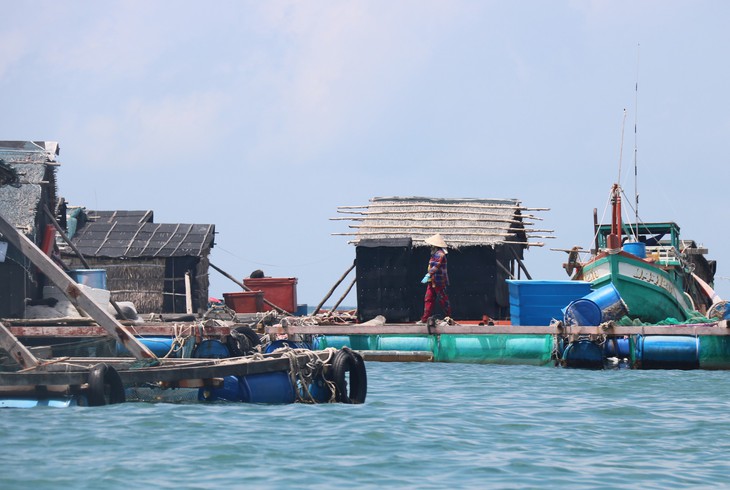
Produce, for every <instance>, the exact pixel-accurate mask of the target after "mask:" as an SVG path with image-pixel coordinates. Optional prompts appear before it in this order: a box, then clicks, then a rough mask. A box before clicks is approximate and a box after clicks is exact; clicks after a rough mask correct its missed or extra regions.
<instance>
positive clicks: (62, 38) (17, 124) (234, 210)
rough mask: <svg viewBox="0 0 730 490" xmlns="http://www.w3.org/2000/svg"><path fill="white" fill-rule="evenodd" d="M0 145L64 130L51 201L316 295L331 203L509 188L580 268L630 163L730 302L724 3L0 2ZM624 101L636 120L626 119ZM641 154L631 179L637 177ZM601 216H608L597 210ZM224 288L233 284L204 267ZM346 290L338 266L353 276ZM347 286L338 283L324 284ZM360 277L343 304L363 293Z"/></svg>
mask: <svg viewBox="0 0 730 490" xmlns="http://www.w3.org/2000/svg"><path fill="white" fill-rule="evenodd" d="M0 9H1V11H2V12H3V20H2V22H0V114H2V117H0V139H1V140H47V141H57V142H59V143H60V147H61V152H60V156H59V161H60V162H61V167H60V168H59V171H58V175H57V178H58V187H59V194H60V195H61V196H63V197H65V198H66V200H67V201H68V202H69V203H70V204H72V205H82V206H85V207H87V208H89V209H97V210H112V209H128V210H153V211H154V216H155V221H156V222H160V223H206V224H208V223H212V224H215V226H216V231H217V235H216V245H215V248H214V249H213V251H212V254H211V257H210V258H211V262H212V263H214V264H215V265H217V266H218V267H220V268H222V269H223V270H225V271H227V272H228V273H229V274H231V275H233V276H234V277H237V278H240V279H242V278H244V277H247V276H248V275H249V274H250V273H251V271H253V270H255V269H261V270H263V271H264V272H265V273H266V275H267V276H272V277H296V278H297V279H298V284H297V293H298V302H299V303H302V304H309V305H317V304H318V303H319V302H320V301H321V300H322V299H323V298H324V296H325V295H326V293H327V292H328V291H329V289H330V288H331V287H332V286H333V285H334V283H335V282H336V281H337V280H338V279H339V278H340V276H341V275H342V274H343V273H344V272H345V270H347V269H348V268H349V266H350V265H351V264H352V261H353V259H354V257H355V248H354V247H353V246H352V245H350V244H348V243H347V241H348V238H347V237H344V236H337V235H333V233H344V232H348V231H349V230H348V228H347V222H345V221H333V220H331V219H330V218H333V217H335V216H337V215H338V213H337V208H338V207H339V206H358V205H366V204H367V203H368V201H369V199H371V198H372V197H376V196H428V197H443V198H503V199H511V198H515V199H519V200H520V201H522V204H523V205H524V206H526V207H540V208H549V211H544V212H540V213H537V214H538V216H539V217H541V218H542V221H540V222H539V227H540V228H544V229H551V230H554V233H553V235H554V236H555V238H554V239H547V240H543V241H544V242H545V246H544V247H531V248H530V249H529V250H528V251H526V255H525V265H526V266H527V268H528V270H529V271H530V274H531V275H532V277H533V279H546V280H547V279H551V280H554V279H567V278H568V277H567V275H566V274H565V271H564V270H563V269H562V267H561V264H562V263H563V262H565V260H566V254H565V253H564V252H558V251H551V250H550V249H551V248H559V249H560V248H562V249H565V248H570V247H572V246H575V245H578V246H582V247H584V248H590V245H591V242H592V238H593V235H592V224H593V209H594V208H597V209H598V212H599V218H600V217H601V216H602V215H603V211H604V210H605V208H606V202H607V198H608V195H609V191H610V188H611V185H612V184H613V183H614V182H616V181H618V180H619V179H620V183H621V184H622V186H623V187H624V189H625V191H626V193H627V195H629V196H630V199H629V201H630V202H633V196H634V195H635V193H636V190H637V189H638V194H639V196H640V200H639V215H640V216H641V219H642V220H643V221H675V222H677V223H678V224H679V226H680V227H681V233H682V237H683V238H690V239H694V240H695V241H697V242H698V243H700V244H702V245H703V246H705V247H707V248H708V250H709V254H708V258H710V259H715V260H717V262H718V268H717V275H716V280H715V288H716V291H717V292H718V294H719V295H720V296H721V297H722V298H723V299H730V252H729V251H728V247H727V244H728V242H730V227H729V226H728V225H727V223H726V222H725V221H724V220H725V219H727V217H728V201H729V198H728V187H727V186H728V181H729V179H728V176H729V175H730V172H729V171H728V162H729V161H730V91H729V90H728V85H730V84H729V83H728V82H729V81H730V63H728V62H727V57H728V48H730V29H728V27H727V26H728V23H729V22H730V2H725V1H722V0H717V1H702V0H695V1H676V0H661V1H659V0H657V1H653V0H652V1H650V0H627V1H623V0H610V1H609V0H605V1H604V0H596V1H588V0H585V1H578V0H575V1H570V0H552V1H549V2H548V1H543V0H520V1H506V0H503V1H490V0H483V1H462V0H450V1H428V0H425V1H397V0H396V1H392V0H391V1H378V0H372V1H348V0H339V1H319V0H311V1H279V0H270V1H264V2H261V1H243V0H236V1H215V2H200V1H198V2H196V1H185V0H182V1H178V0H176V1H149V0H144V1H131V0H129V1H105V2H91V1H73V0H71V1H67V2H57V1H33V0H31V1H24V2H17V1H15V0H0ZM624 111H625V113H624ZM634 167H636V169H637V173H636V175H637V178H636V179H634ZM609 218H610V215H608V216H606V218H604V219H603V220H602V222H608V220H609ZM210 279H211V291H210V293H211V295H212V296H217V297H221V296H222V294H223V293H224V292H234V291H238V290H240V289H239V287H238V286H236V284H235V283H233V282H232V281H230V280H229V279H227V278H226V277H224V276H223V275H221V274H219V273H217V272H216V271H214V270H211V277H210ZM345 283H349V280H348V281H345ZM342 293H344V286H341V287H340V288H338V289H337V290H336V291H335V293H334V294H333V296H332V301H330V303H331V302H333V301H334V300H335V299H339V297H340V296H341V294H342ZM354 304H356V299H355V295H354V293H351V294H350V295H349V296H348V297H347V299H346V300H345V301H344V302H343V305H354Z"/></svg>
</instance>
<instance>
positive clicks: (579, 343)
mask: <svg viewBox="0 0 730 490" xmlns="http://www.w3.org/2000/svg"><path fill="white" fill-rule="evenodd" d="M563 364H564V365H565V366H566V367H571V368H582V369H603V352H602V351H601V348H600V347H599V346H598V344H596V343H595V342H591V341H590V340H585V339H581V340H576V341H575V342H571V343H570V344H568V346H567V347H566V348H565V351H563Z"/></svg>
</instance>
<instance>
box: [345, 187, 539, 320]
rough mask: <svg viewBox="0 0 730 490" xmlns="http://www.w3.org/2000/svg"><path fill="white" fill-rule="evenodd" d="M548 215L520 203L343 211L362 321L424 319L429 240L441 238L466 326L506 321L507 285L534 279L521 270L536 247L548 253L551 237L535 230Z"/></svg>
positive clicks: (374, 205) (388, 200) (394, 204)
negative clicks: (546, 245)
mask: <svg viewBox="0 0 730 490" xmlns="http://www.w3.org/2000/svg"><path fill="white" fill-rule="evenodd" d="M545 210H547V209H545V208H525V207H523V206H522V204H521V202H520V201H519V200H517V199H466V198H464V199H460V198H457V199H443V198H430V197H375V198H372V199H371V200H370V204H368V205H367V206H343V207H339V208H338V212H340V213H343V214H348V215H349V216H347V217H340V218H334V219H341V220H349V221H351V222H352V224H350V225H349V227H350V228H351V229H353V230H354V231H351V232H347V233H336V235H345V236H351V237H353V238H352V240H351V241H350V243H353V244H354V245H355V246H356V263H357V267H356V268H357V301H358V316H359V318H360V320H367V319H369V318H372V317H374V316H376V315H379V314H382V315H384V316H385V317H386V319H387V320H388V321H391V322H395V321H403V322H407V321H414V320H416V319H418V317H419V316H420V315H421V312H422V311H423V290H424V286H423V285H422V284H420V279H421V278H422V277H423V274H424V271H425V269H426V266H427V263H428V257H429V253H430V252H429V248H430V247H429V245H427V244H426V243H425V241H424V240H425V239H426V238H428V237H429V236H431V235H434V234H436V233H440V234H441V235H442V236H443V237H444V239H445V240H446V242H447V244H448V246H449V250H450V253H449V276H450V279H451V286H450V288H449V293H450V294H449V295H450V298H451V304H452V308H453V310H454V311H453V315H454V317H456V318H460V319H481V318H482V317H483V316H485V315H486V316H489V317H490V318H493V319H500V318H506V317H507V316H508V315H509V296H508V290H507V285H506V283H505V279H507V278H510V277H520V276H521V275H522V274H523V273H524V274H526V275H527V276H528V277H529V273H528V272H527V269H526V268H525V266H524V263H523V262H522V259H523V258H524V251H525V249H527V248H529V247H535V246H537V247H541V246H543V245H544V243H543V242H542V241H539V240H541V239H545V238H552V235H551V233H552V230H539V229H535V228H534V222H535V221H537V220H540V219H541V218H539V217H537V216H535V215H534V214H531V213H532V212H534V211H545Z"/></svg>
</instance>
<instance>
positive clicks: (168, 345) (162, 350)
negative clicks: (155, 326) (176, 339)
mask: <svg viewBox="0 0 730 490" xmlns="http://www.w3.org/2000/svg"><path fill="white" fill-rule="evenodd" d="M137 340H138V341H139V342H141V343H142V344H144V345H145V347H147V348H148V349H149V350H151V351H152V353H153V354H154V355H156V356H157V357H164V356H166V355H167V354H168V352H170V350H171V349H172V337H138V338H137ZM117 355H118V356H130V355H131V353H130V352H129V350H127V348H126V347H124V345H123V344H121V343H119V342H117ZM175 357H177V356H175Z"/></svg>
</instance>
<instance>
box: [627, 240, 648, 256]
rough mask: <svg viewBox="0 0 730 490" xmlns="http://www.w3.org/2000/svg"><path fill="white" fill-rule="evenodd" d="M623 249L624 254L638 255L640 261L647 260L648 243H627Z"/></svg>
mask: <svg viewBox="0 0 730 490" xmlns="http://www.w3.org/2000/svg"><path fill="white" fill-rule="evenodd" d="M622 248H623V249H624V252H628V253H630V254H632V255H636V256H637V257H639V258H640V259H645V258H646V243H644V242H626V243H624V246H623V247H622Z"/></svg>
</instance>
